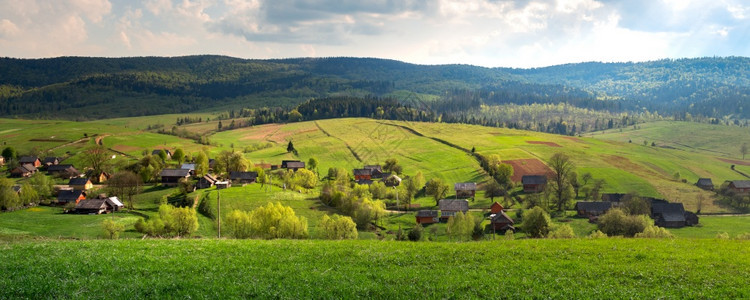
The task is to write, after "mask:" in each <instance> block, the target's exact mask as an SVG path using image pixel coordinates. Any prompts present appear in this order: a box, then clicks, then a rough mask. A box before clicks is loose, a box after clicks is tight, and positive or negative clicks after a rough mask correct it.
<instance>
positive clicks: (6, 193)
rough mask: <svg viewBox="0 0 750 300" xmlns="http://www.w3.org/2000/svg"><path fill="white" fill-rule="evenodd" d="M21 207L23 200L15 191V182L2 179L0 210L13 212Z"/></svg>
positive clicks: (0, 182)
mask: <svg viewBox="0 0 750 300" xmlns="http://www.w3.org/2000/svg"><path fill="white" fill-rule="evenodd" d="M19 206H21V199H20V198H19V197H18V194H17V193H16V192H15V191H14V190H13V181H12V180H10V179H8V178H2V177H0V209H5V210H12V209H15V208H17V207H19Z"/></svg>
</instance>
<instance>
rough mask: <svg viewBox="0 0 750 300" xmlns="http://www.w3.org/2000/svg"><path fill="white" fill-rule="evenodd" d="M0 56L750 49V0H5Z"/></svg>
mask: <svg viewBox="0 0 750 300" xmlns="http://www.w3.org/2000/svg"><path fill="white" fill-rule="evenodd" d="M0 7H1V8H2V9H0V56H3V57H19V58H43V57H57V56H101V57H123V56H183V55H195V54H218V55H227V56H233V57H240V58H255V59H266V58H288V57H332V56H349V57H378V58H388V59H396V60H401V61H406V62H410V63H417V64H471V65H478V66H486V67H521V68H528V67H541V66H549V65H557V64H565V63H576V62H585V61H604V62H622V61H647V60H656V59H663V58H685V57H688V58H689V57H703V56H750V1H748V0H464V1H458V0H431V1H430V0H424V1H422V0H403V1H395V0H369V1H356V0H352V1H349V0H144V1H133V0H48V1H44V0H22V1H19V0H0Z"/></svg>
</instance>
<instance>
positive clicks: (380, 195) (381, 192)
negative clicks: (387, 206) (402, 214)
mask: <svg viewBox="0 0 750 300" xmlns="http://www.w3.org/2000/svg"><path fill="white" fill-rule="evenodd" d="M369 189H370V195H372V198H373V199H385V198H386V196H387V195H388V188H387V187H386V186H385V183H383V182H382V181H375V182H373V183H372V184H371V185H370V187H369Z"/></svg>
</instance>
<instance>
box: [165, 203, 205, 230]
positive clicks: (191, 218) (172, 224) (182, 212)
mask: <svg viewBox="0 0 750 300" xmlns="http://www.w3.org/2000/svg"><path fill="white" fill-rule="evenodd" d="M159 218H161V220H162V222H164V227H165V229H166V230H168V231H169V232H170V233H172V234H174V235H175V236H190V235H192V234H193V233H194V232H195V231H196V230H198V227H199V225H198V214H197V213H196V211H195V209H193V208H192V207H174V206H171V205H169V204H164V205H161V206H160V207H159Z"/></svg>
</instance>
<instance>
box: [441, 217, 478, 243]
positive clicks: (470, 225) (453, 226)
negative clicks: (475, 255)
mask: <svg viewBox="0 0 750 300" xmlns="http://www.w3.org/2000/svg"><path fill="white" fill-rule="evenodd" d="M446 230H447V231H448V235H450V236H451V237H456V238H457V239H458V240H465V239H468V238H469V237H471V236H472V233H473V232H474V216H472V215H471V214H469V213H468V212H467V213H466V214H464V213H462V212H458V213H456V216H454V217H450V218H448V224H447V228H446Z"/></svg>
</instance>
